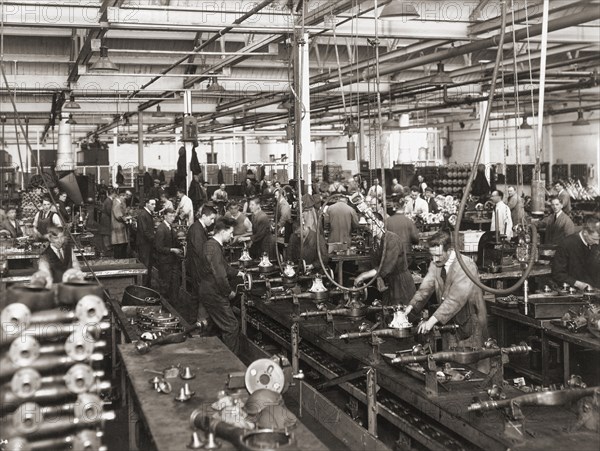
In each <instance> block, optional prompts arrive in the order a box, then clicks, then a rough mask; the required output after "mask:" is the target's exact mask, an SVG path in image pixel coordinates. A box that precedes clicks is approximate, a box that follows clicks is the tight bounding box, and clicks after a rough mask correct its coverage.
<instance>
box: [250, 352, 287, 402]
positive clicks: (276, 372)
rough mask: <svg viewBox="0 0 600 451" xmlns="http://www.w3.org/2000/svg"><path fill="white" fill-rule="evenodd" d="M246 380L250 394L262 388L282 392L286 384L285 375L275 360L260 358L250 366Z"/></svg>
mask: <svg viewBox="0 0 600 451" xmlns="http://www.w3.org/2000/svg"><path fill="white" fill-rule="evenodd" d="M245 382H246V389H247V390H248V392H249V393H250V394H252V393H254V392H255V391H256V390H259V389H261V388H264V389H267V390H271V391H274V392H277V393H281V392H282V391H283V388H284V386H285V375H284V374H283V370H282V369H281V367H280V366H279V365H277V364H276V363H275V362H274V361H273V360H271V359H258V360H255V361H254V362H252V363H251V364H250V366H248V369H247V370H246V376H245Z"/></svg>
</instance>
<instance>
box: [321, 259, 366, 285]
mask: <svg viewBox="0 0 600 451" xmlns="http://www.w3.org/2000/svg"><path fill="white" fill-rule="evenodd" d="M329 260H330V261H332V262H335V263H336V266H337V282H338V283H339V284H340V285H343V284H344V262H355V263H361V262H370V261H371V256H370V255H360V254H331V255H330V256H329Z"/></svg>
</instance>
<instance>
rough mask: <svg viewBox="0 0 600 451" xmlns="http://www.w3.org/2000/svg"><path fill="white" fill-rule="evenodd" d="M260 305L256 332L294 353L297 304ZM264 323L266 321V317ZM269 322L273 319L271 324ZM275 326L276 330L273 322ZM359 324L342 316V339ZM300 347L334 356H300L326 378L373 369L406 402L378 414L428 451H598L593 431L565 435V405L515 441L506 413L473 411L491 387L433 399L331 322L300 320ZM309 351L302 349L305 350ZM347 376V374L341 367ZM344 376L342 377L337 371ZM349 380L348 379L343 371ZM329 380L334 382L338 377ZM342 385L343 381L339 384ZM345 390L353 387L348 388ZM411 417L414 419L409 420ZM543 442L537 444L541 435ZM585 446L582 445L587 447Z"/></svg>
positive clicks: (470, 387)
mask: <svg viewBox="0 0 600 451" xmlns="http://www.w3.org/2000/svg"><path fill="white" fill-rule="evenodd" d="M253 301H254V307H253V308H252V309H250V311H249V318H250V320H249V323H248V327H249V329H256V330H258V331H260V333H261V334H262V335H268V336H269V337H272V338H273V339H274V341H276V342H277V343H278V344H279V345H281V346H282V347H284V348H287V349H289V348H290V346H289V342H290V341H289V336H288V331H290V330H291V327H292V319H291V315H292V313H293V306H292V303H291V302H285V301H283V302H274V303H264V302H262V301H260V300H253ZM299 302H300V304H301V305H300V308H299V310H300V312H303V311H306V310H314V309H315V307H314V304H313V303H312V302H311V301H307V300H302V299H301V300H300V301H299ZM261 318H262V319H261ZM265 318H266V319H265ZM270 322H271V323H275V325H274V326H273V325H271V323H270ZM357 325H358V324H357V323H352V322H351V321H349V320H348V319H346V318H343V317H335V319H334V327H335V330H334V334H333V335H334V337H337V336H339V335H340V334H341V333H343V332H344V331H345V330H356V329H357ZM271 328H272V329H273V330H276V331H277V330H278V331H277V332H275V333H272V332H271V331H270V329H271ZM299 329H300V336H301V345H302V344H304V346H305V349H308V347H312V348H313V349H316V350H317V351H318V352H322V353H323V354H325V355H327V357H325V358H324V359H321V361H320V362H319V361H317V360H316V358H315V357H311V355H310V354H309V353H308V351H307V350H305V351H302V352H301V353H300V356H301V359H302V360H303V361H304V362H307V363H308V364H309V365H310V364H312V365H314V368H315V369H316V370H317V371H319V368H323V367H325V369H324V370H323V369H321V370H320V371H321V372H322V374H325V375H326V373H327V371H330V370H328V369H327V368H331V365H334V366H335V365H336V364H335V362H342V363H343V365H344V366H343V367H342V366H340V365H341V363H340V364H337V365H338V367H340V368H341V371H344V368H346V369H347V371H348V372H350V371H352V370H348V367H349V366H351V367H354V368H357V367H361V366H364V365H367V366H370V367H371V368H373V369H374V370H375V371H376V381H377V385H378V387H379V388H381V389H384V391H385V392H387V393H390V394H391V395H393V396H394V397H395V398H396V399H399V400H400V401H401V402H402V405H403V407H401V408H399V409H400V410H398V409H397V408H396V407H395V406H396V405H397V404H394V403H395V401H392V400H390V399H387V397H386V396H385V395H384V394H383V393H384V391H381V392H379V394H378V395H376V396H377V405H378V407H377V415H378V416H382V417H383V418H385V419H386V420H387V421H390V422H391V423H392V424H393V425H394V426H397V427H398V428H400V429H401V430H402V431H404V433H405V434H407V435H409V436H410V437H411V438H412V439H413V440H414V441H416V442H419V443H420V444H421V445H423V446H425V447H426V448H428V449H439V450H448V449H473V447H476V448H482V449H486V450H489V451H491V450H505V449H507V448H511V449H527V450H534V449H548V445H549V444H552V447H553V449H568V448H572V447H574V446H577V447H578V448H579V449H583V448H586V447H587V448H588V449H597V448H598V446H600V440H599V437H598V436H597V434H593V433H591V432H589V433H588V432H587V431H585V432H578V433H571V434H566V433H563V432H562V428H563V427H565V425H569V424H573V423H574V422H575V421H576V417H575V414H574V413H573V412H571V411H569V410H567V409H566V408H563V407H537V408H536V407H525V408H524V409H523V410H524V413H525V416H526V417H527V420H528V421H527V424H528V430H529V431H530V432H528V434H529V436H528V439H527V440H526V441H524V442H515V441H513V440H512V439H510V438H508V437H507V436H506V435H505V434H504V431H503V422H502V421H501V420H500V419H499V418H500V412H486V413H485V414H484V415H482V416H478V415H475V414H472V413H469V412H468V411H467V406H468V405H469V404H470V402H471V401H472V399H473V397H474V396H478V397H480V398H481V399H487V395H486V393H485V388H484V387H480V386H479V384H478V383H475V382H455V383H449V384H446V385H447V387H446V388H448V390H449V391H448V392H444V391H443V389H441V391H440V395H439V396H437V397H429V396H428V395H427V394H426V391H425V384H424V382H423V381H422V380H419V379H418V378H417V377H414V376H413V375H412V374H409V373H408V372H407V370H404V369H402V368H401V367H398V366H391V365H388V364H387V363H385V362H380V363H372V362H371V360H370V357H371V353H372V349H371V346H370V345H369V344H368V343H367V342H366V341H365V340H350V341H349V342H345V341H344V340H340V339H338V338H329V336H330V335H331V332H332V331H331V324H327V323H326V322H325V320H324V318H314V319H307V320H300V322H299ZM413 344H414V339H413V338H407V339H402V340H398V339H393V338H385V342H384V343H383V344H382V345H381V347H380V350H381V353H394V352H395V351H399V350H405V349H410V348H411V347H412V346H413ZM301 349H302V348H301ZM338 371H340V369H338ZM338 375H340V374H339V373H338ZM342 375H343V374H342ZM329 377H332V376H331V374H330V376H329ZM340 388H343V387H342V384H340ZM344 390H346V389H345V388H344ZM346 391H348V393H350V394H352V395H353V396H355V397H356V398H358V399H359V400H361V399H364V393H363V391H361V390H357V389H356V388H348V389H347V390H346ZM505 393H506V395H507V397H508V398H512V397H516V396H519V395H521V394H522V392H520V391H518V390H517V389H515V388H512V387H510V386H508V387H506V388H505ZM404 409H406V410H407V411H410V412H414V415H421V417H420V418H423V415H424V416H425V417H426V418H428V420H427V422H424V421H423V419H421V420H418V418H417V420H418V421H416V420H415V422H414V423H411V421H410V420H411V419H410V415H403V414H402V413H403V411H404ZM407 417H408V418H407ZM536 437H537V438H539V439H537V438H536ZM582 447H583V448H582Z"/></svg>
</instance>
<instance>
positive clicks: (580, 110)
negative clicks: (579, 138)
mask: <svg viewBox="0 0 600 451" xmlns="http://www.w3.org/2000/svg"><path fill="white" fill-rule="evenodd" d="M571 125H574V126H575V127H581V126H583V125H590V121H588V120H586V119H585V118H584V117H583V108H581V89H580V90H579V108H578V109H577V120H576V121H575V122H573V123H572V124H571Z"/></svg>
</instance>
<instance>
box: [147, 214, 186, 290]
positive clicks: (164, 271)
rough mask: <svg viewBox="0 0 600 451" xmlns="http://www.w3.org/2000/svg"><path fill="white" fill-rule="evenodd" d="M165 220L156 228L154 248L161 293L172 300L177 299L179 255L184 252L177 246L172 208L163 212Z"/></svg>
mask: <svg viewBox="0 0 600 451" xmlns="http://www.w3.org/2000/svg"><path fill="white" fill-rule="evenodd" d="M163 218H164V220H163V222H161V223H160V225H159V226H158V228H157V229H156V239H155V243H154V250H155V252H156V254H155V256H156V263H157V266H158V283H159V287H160V294H161V295H162V296H163V297H165V298H167V299H170V300H172V301H173V300H175V299H177V291H178V290H176V287H177V285H178V283H177V265H178V258H177V257H178V256H179V255H181V254H182V252H181V249H179V248H178V247H177V244H178V243H177V236H176V235H175V231H174V230H173V228H172V227H171V225H172V224H173V221H174V220H175V211H173V210H172V209H169V210H165V211H164V212H163Z"/></svg>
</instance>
